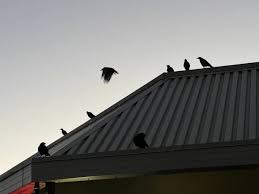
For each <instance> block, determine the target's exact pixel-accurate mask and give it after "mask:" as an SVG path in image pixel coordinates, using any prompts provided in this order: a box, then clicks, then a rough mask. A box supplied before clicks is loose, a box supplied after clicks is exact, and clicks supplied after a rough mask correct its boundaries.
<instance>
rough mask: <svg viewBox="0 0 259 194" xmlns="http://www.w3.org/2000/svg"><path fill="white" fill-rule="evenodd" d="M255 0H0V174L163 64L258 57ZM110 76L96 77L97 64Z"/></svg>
mask: <svg viewBox="0 0 259 194" xmlns="http://www.w3.org/2000/svg"><path fill="white" fill-rule="evenodd" d="M258 9H259V1H258V0H246V1H244V0H217V1H215V0H195V1H194V0H160V1H157V0H109V1H107V0H73V1H71V0H44V1H42V0H23V1H21V0H1V1H0V89H1V95H0V147H1V150H0V153H1V157H0V174H2V173H4V172H5V171H7V170H9V169H10V168H12V167H13V166H15V165H16V164H18V163H20V162H22V161H23V160H25V159H26V158H27V157H29V156H31V155H32V154H34V153H36V152H37V147H38V145H39V144H40V142H42V141H44V142H46V143H47V144H50V143H52V142H53V141H55V140H57V139H58V138H60V137H61V136H62V134H61V132H60V130H59V129H60V128H63V129H65V130H66V131H68V132H70V131H71V130H73V129H74V128H76V127H77V126H79V125H81V124H83V123H84V122H86V121H87V120H88V117H87V115H86V111H91V112H93V113H94V114H99V113H100V112H102V111H103V110H105V109H107V108H108V107H110V106H111V105H113V104H114V103H116V102H117V101H119V100H120V99H122V98H124V97H125V96H127V95H128V94H130V93H132V92H134V91H135V90H136V89H138V88H139V87H141V86H142V85H144V84H145V83H147V82H149V81H151V80H152V79H154V78H155V77H157V76H159V75H160V74H161V73H163V72H165V71H166V65H167V64H169V65H171V66H172V67H173V68H174V69H175V70H176V71H181V70H183V61H184V59H185V58H186V59H188V61H189V62H190V63H191V69H198V68H202V67H201V65H200V63H199V61H198V60H197V59H196V58H197V57H204V58H205V59H207V60H208V61H209V62H210V63H211V64H212V65H214V66H223V65H233V64H241V63H247V62H257V61H259V23H258V18H259V12H258ZM104 66H108V67H109V66H110V67H114V68H115V69H116V70H117V71H118V72H119V74H118V75H115V76H114V77H113V78H112V80H111V81H110V83H108V84H104V83H103V81H102V80H101V71H100V69H102V67H104Z"/></svg>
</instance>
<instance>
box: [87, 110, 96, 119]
mask: <svg viewBox="0 0 259 194" xmlns="http://www.w3.org/2000/svg"><path fill="white" fill-rule="evenodd" d="M86 114H87V115H88V117H89V118H90V119H92V118H94V117H95V115H94V114H93V113H91V112H88V111H86Z"/></svg>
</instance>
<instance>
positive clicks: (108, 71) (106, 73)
mask: <svg viewBox="0 0 259 194" xmlns="http://www.w3.org/2000/svg"><path fill="white" fill-rule="evenodd" d="M101 71H103V72H102V78H103V81H104V83H108V82H109V81H110V79H111V78H112V75H113V74H118V72H117V71H116V70H115V69H113V68H111V67H104V68H102V70H101Z"/></svg>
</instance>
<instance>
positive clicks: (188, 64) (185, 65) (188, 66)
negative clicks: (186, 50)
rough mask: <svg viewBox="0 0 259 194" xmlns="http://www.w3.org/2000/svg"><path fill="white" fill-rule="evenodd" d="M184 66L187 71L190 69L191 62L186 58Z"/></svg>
mask: <svg viewBox="0 0 259 194" xmlns="http://www.w3.org/2000/svg"><path fill="white" fill-rule="evenodd" d="M183 66H184V68H185V70H186V71H188V70H190V63H189V62H188V61H187V60H186V59H185V60H184V64H183Z"/></svg>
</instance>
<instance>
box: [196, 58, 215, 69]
mask: <svg viewBox="0 0 259 194" xmlns="http://www.w3.org/2000/svg"><path fill="white" fill-rule="evenodd" d="M197 59H199V60H200V63H201V65H202V66H203V67H213V66H212V65H211V64H210V63H209V62H208V61H206V60H205V59H203V58H201V57H198V58H197Z"/></svg>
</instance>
